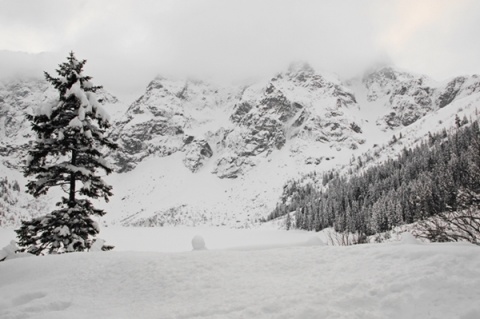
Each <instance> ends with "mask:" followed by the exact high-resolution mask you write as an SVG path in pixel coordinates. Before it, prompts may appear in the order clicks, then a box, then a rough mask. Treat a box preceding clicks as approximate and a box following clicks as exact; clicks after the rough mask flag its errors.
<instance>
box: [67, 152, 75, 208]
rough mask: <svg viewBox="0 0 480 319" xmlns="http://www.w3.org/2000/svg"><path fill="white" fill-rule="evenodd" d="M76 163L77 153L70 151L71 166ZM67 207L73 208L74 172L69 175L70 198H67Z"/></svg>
mask: <svg viewBox="0 0 480 319" xmlns="http://www.w3.org/2000/svg"><path fill="white" fill-rule="evenodd" d="M76 162H77V152H76V151H75V150H72V162H71V163H72V165H73V166H75V165H76ZM68 207H75V172H72V173H71V174H70V196H69V198H68Z"/></svg>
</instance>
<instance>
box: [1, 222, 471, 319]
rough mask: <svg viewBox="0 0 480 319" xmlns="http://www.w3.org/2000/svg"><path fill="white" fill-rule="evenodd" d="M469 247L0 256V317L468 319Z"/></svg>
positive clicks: (393, 245) (412, 244)
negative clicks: (2, 258)
mask: <svg viewBox="0 0 480 319" xmlns="http://www.w3.org/2000/svg"><path fill="white" fill-rule="evenodd" d="M244 232H246V233H245V235H246V237H247V236H248V237H251V236H252V235H254V234H255V233H252V232H250V231H244ZM284 234H285V233H284ZM305 234H308V233H306V232H305ZM190 239H191V237H186V238H184V240H185V242H189V241H190ZM132 240H133V241H135V239H134V238H133V239H132ZM206 244H207V246H209V243H208V240H207V243H206ZM137 245H139V246H140V243H137ZM478 249H479V248H478V247H477V246H475V245H471V244H460V243H456V244H452V243H448V244H419V243H418V242H416V241H415V240H412V239H411V238H409V237H408V236H407V238H406V240H404V241H402V242H396V243H390V244H368V245H357V246H350V247H333V246H324V245H313V246H312V245H308V246H305V245H302V244H300V245H293V246H292V245H290V246H284V247H282V246H279V247H278V248H276V249H261V250H256V249H255V247H254V246H251V247H249V248H245V247H244V248H243V249H230V250H203V251H189V252H177V253H161V252H132V251H130V252H126V251H123V252H114V251H112V252H96V253H72V254H65V255H50V256H46V257H31V258H20V259H13V260H8V261H5V262H2V263H0V317H1V318H4V319H12V318H48V319H55V318H103V319H107V318H115V319H117V318H133V317H135V318H144V319H148V318H162V319H168V318H197V319H201V318H218V319H220V318H222V319H224V318H365V319H374V318H378V319H383V318H392V319H394V318H448V319H450V318H461V319H475V318H479V317H480V304H479V303H478V300H479V299H480V254H479V253H478Z"/></svg>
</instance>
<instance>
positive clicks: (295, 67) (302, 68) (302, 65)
mask: <svg viewBox="0 0 480 319" xmlns="http://www.w3.org/2000/svg"><path fill="white" fill-rule="evenodd" d="M300 72H302V73H309V74H313V73H315V69H314V68H313V67H312V66H311V65H310V64H308V63H307V62H305V61H296V62H292V63H290V65H289V66H288V73H300Z"/></svg>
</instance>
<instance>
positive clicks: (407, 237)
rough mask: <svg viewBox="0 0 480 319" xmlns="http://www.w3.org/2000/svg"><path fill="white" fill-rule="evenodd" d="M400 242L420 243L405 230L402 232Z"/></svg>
mask: <svg viewBox="0 0 480 319" xmlns="http://www.w3.org/2000/svg"><path fill="white" fill-rule="evenodd" d="M401 243H402V244H406V245H418V244H421V243H420V242H419V241H418V240H417V239H416V238H415V237H414V236H413V235H412V234H411V233H409V232H405V233H403V234H402V241H401Z"/></svg>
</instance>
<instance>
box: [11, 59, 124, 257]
mask: <svg viewBox="0 0 480 319" xmlns="http://www.w3.org/2000/svg"><path fill="white" fill-rule="evenodd" d="M85 63H86V60H82V61H78V60H77V59H76V58H75V56H74V53H73V52H71V53H70V54H69V56H68V58H67V62H65V63H62V64H60V65H59V69H57V70H56V72H57V73H58V76H59V77H58V78H56V77H52V76H50V75H49V74H48V73H47V72H45V78H46V80H47V81H48V82H50V83H51V84H52V85H53V86H54V87H55V89H57V90H58V92H59V99H58V100H56V101H55V103H54V104H53V105H50V106H48V107H43V108H42V109H41V110H39V111H38V112H37V114H34V115H27V118H28V119H29V120H30V121H31V124H32V130H33V131H34V132H35V133H36V135H37V140H36V141H35V142H34V143H33V145H32V147H31V149H30V151H29V156H28V158H27V161H26V166H25V171H24V174H25V176H26V177H28V176H34V179H33V180H30V181H29V182H28V183H27V185H26V186H27V192H28V193H30V194H32V195H33V196H35V197H38V196H40V195H44V194H46V193H47V192H48V190H49V189H50V187H61V188H62V189H63V190H64V191H65V193H67V194H68V197H62V199H61V201H60V202H59V203H57V206H58V207H59V208H58V209H57V210H55V211H53V212H51V213H50V214H47V215H46V216H43V217H38V218H35V219H33V220H31V221H23V222H22V225H21V227H20V229H18V230H16V232H17V235H18V238H19V245H20V246H21V247H23V250H26V251H28V252H30V253H33V254H37V255H39V254H45V253H64V252H73V251H84V250H87V249H89V248H90V247H91V245H92V243H93V242H94V240H95V238H94V236H95V235H97V234H98V232H99V227H98V225H97V223H96V222H94V221H93V220H92V219H91V216H102V215H104V214H105V212H104V211H103V210H100V209H96V208H95V207H94V206H93V205H92V203H91V202H90V200H89V199H88V198H103V199H104V200H105V201H107V202H108V199H109V197H110V196H111V195H112V187H111V186H110V185H107V184H106V183H105V182H104V181H103V180H102V178H101V177H100V176H99V175H98V173H99V170H103V171H104V172H105V173H106V174H109V173H111V172H112V168H111V167H110V165H109V163H108V162H107V161H106V160H105V159H104V155H103V153H102V150H104V149H105V148H108V149H116V148H117V145H116V144H115V143H114V142H113V141H111V140H110V139H109V138H108V137H106V136H105V131H106V129H107V128H108V127H109V126H110V124H109V121H108V120H109V119H108V115H107V114H106V113H105V111H104V110H103V109H102V107H101V106H100V105H99V104H98V101H97V100H96V96H95V92H96V91H97V90H98V89H100V88H101V87H100V86H93V85H92V84H91V82H90V80H91V77H89V76H84V75H83V74H82V71H83V67H84V65H85ZM80 197H81V198H80ZM111 248H113V247H109V246H104V250H106V249H111Z"/></svg>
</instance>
